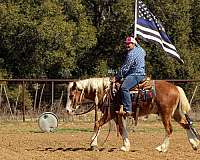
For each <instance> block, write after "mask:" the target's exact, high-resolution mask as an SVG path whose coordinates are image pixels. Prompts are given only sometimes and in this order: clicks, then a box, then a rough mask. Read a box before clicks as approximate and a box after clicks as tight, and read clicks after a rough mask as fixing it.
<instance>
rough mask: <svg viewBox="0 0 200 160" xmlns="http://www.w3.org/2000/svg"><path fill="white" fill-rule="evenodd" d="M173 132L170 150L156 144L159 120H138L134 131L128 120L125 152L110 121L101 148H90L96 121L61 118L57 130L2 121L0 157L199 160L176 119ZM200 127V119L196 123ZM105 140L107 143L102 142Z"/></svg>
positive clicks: (15, 159) (199, 154) (11, 159)
mask: <svg viewBox="0 0 200 160" xmlns="http://www.w3.org/2000/svg"><path fill="white" fill-rule="evenodd" d="M173 126H174V133H173V136H172V138H171V141H170V142H171V143H170V148H169V150H168V152H167V153H159V152H157V151H156V150H155V148H156V147H157V146H158V145H159V144H160V143H161V141H162V139H163V137H164V129H163V126H162V124H161V122H159V121H150V122H149V121H145V122H144V121H139V124H138V127H137V128H135V132H133V127H132V126H131V125H130V124H129V139H130V142H131V150H130V151H129V152H122V151H120V150H119V148H120V147H121V145H122V140H121V137H117V135H116V131H115V127H113V125H112V127H111V129H112V130H111V132H110V134H109V137H108V139H107V141H106V143H104V141H105V139H106V137H107V135H108V129H109V125H106V126H104V127H103V128H102V131H101V133H100V136H99V149H100V151H89V150H88V148H89V145H90V138H91V136H92V128H93V124H92V123H88V122H81V121H77V122H59V126H58V128H57V130H56V131H55V132H54V133H42V132H41V131H40V129H39V127H38V124H37V122H36V121H35V122H33V121H29V122H21V121H14V122H1V123H0V160H72V159H73V160H90V159H95V160H105V159H109V160H121V159H127V160H128V159H135V160H161V159H162V160H200V149H199V150H197V151H194V150H193V149H192V148H191V146H190V144H189V143H188V141H187V138H186V133H185V131H184V130H183V129H182V128H181V127H179V125H176V123H175V122H173ZM195 126H196V127H197V128H198V129H199V126H200V123H195ZM103 143H104V144H103Z"/></svg>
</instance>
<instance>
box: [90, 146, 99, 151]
mask: <svg viewBox="0 0 200 160" xmlns="http://www.w3.org/2000/svg"><path fill="white" fill-rule="evenodd" d="M89 151H99V149H98V147H97V146H91V147H90V149H89Z"/></svg>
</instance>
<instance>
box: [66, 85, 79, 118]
mask: <svg viewBox="0 0 200 160" xmlns="http://www.w3.org/2000/svg"><path fill="white" fill-rule="evenodd" d="M81 99H82V90H80V89H79V88H78V86H77V83H76V82H70V83H69V85H68V88H67V104H66V111H67V113H68V114H71V115H73V114H74V112H75V111H76V109H77V108H79V106H80V103H81Z"/></svg>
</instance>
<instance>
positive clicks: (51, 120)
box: [38, 112, 58, 132]
mask: <svg viewBox="0 0 200 160" xmlns="http://www.w3.org/2000/svg"><path fill="white" fill-rule="evenodd" d="M38 125H39V128H40V129H41V130H42V131H43V132H53V131H54V130H55V129H56V128H57V127H58V117H57V116H56V114H54V113H53V112H44V113H42V114H41V115H40V116H39V118H38Z"/></svg>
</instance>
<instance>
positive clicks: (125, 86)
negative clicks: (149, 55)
mask: <svg viewBox="0 0 200 160" xmlns="http://www.w3.org/2000/svg"><path fill="white" fill-rule="evenodd" d="M125 44H126V48H127V51H128V53H127V55H126V59H125V62H124V63H123V65H122V66H121V68H120V70H119V72H118V73H117V75H116V76H115V77H114V78H113V80H112V82H113V83H115V82H117V81H121V80H122V79H123V83H122V85H121V99H122V104H123V106H124V109H125V112H124V113H122V114H125V115H127V116H132V115H133V113H132V102H131V95H130V92H129V90H130V89H131V88H132V87H134V86H136V85H137V84H138V83H139V82H141V81H142V80H144V78H145V75H146V73H145V56H146V53H145V51H144V49H143V48H142V47H141V46H140V45H139V44H138V43H137V42H136V40H135V39H134V38H133V37H127V38H126V41H125Z"/></svg>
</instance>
